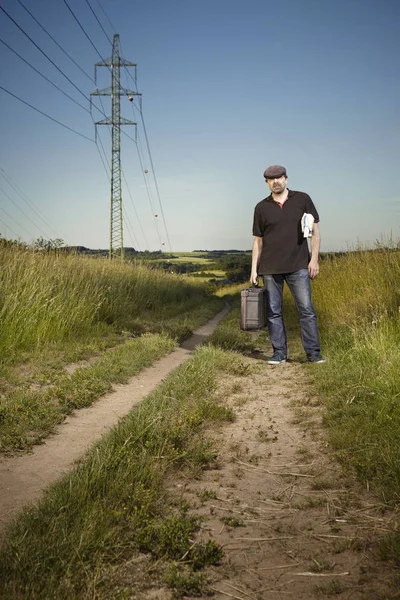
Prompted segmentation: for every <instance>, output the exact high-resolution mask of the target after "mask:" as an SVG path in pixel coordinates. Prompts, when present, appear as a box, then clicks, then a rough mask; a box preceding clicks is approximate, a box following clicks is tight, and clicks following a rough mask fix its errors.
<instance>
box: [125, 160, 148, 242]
mask: <svg viewBox="0 0 400 600" xmlns="http://www.w3.org/2000/svg"><path fill="white" fill-rule="evenodd" d="M121 171H122V177H123V178H124V182H125V185H126V189H127V190H128V194H129V198H130V200H131V204H132V207H133V210H134V212H135V216H136V220H137V222H138V224H139V227H140V230H141V232H142V235H143V239H144V243H145V246H146V248H149V249H150V247H149V244H148V241H147V239H146V234H145V233H144V229H143V227H142V224H141V222H140V219H139V215H138V212H137V210H136V206H135V203H134V202H133V197H132V193H131V190H130V188H129V185H128V182H127V180H126V177H125V173H124V171H123V169H121Z"/></svg>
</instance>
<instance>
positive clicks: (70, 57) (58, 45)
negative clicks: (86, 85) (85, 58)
mask: <svg viewBox="0 0 400 600" xmlns="http://www.w3.org/2000/svg"><path fill="white" fill-rule="evenodd" d="M17 2H19V4H20V5H21V6H22V7H23V8H24V9H25V10H26V12H27V13H28V14H29V15H30V16H31V17H32V19H33V20H34V21H35V23H37V24H38V25H39V27H40V28H41V29H43V31H44V32H45V33H46V34H47V35H48V36H49V38H50V39H51V40H52V41H53V42H54V43H55V45H56V46H57V47H58V48H60V50H61V51H62V52H64V54H65V55H66V56H68V58H69V60H70V61H72V62H73V63H74V65H75V66H76V67H78V69H79V70H80V71H81V72H82V73H83V74H84V75H86V77H88V78H89V79H90V81H92V82H94V79H93V77H91V76H90V75H88V74H87V73H86V71H84V70H83V69H82V67H81V66H80V65H79V64H78V63H77V62H76V61H75V60H74V59H73V58H72V56H70V55H69V54H68V52H67V51H66V50H64V48H63V47H62V46H60V44H59V43H58V42H57V41H56V40H55V39H54V38H53V36H52V35H51V34H50V33H49V32H48V31H47V29H46V28H45V27H43V25H42V24H41V23H39V21H38V20H37V19H36V17H34V16H33V14H32V13H31V12H30V11H29V10H28V9H27V8H26V6H25V4H23V3H22V2H21V0H17Z"/></svg>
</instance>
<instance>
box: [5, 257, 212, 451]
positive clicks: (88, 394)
mask: <svg viewBox="0 0 400 600" xmlns="http://www.w3.org/2000/svg"><path fill="white" fill-rule="evenodd" d="M0 259H1V261H2V266H3V268H2V270H1V271H0V285H1V294H0V328H1V332H2V335H1V337H0V440H1V442H0V452H5V451H6V452H9V451H15V450H26V449H29V448H30V447H31V446H32V445H33V444H35V443H38V442H40V441H41V440H42V439H43V438H44V437H45V436H46V435H48V433H49V432H50V431H52V429H53V427H54V425H55V424H57V423H59V422H60V421H62V419H63V418H64V417H65V415H66V414H68V413H69V412H71V410H73V409H75V408H81V407H82V406H88V405H89V404H91V403H92V402H93V401H94V400H96V399H97V398H98V397H100V396H101V395H102V394H104V393H105V392H107V391H109V390H110V389H111V387H112V384H113V383H116V382H121V381H126V380H127V378H128V377H130V376H132V375H135V374H136V373H138V372H139V371H140V370H141V369H143V368H144V367H146V366H149V365H150V364H152V363H153V362H154V361H155V360H157V358H159V357H160V356H162V355H163V354H165V353H167V352H169V351H170V350H171V349H172V347H173V346H174V344H175V343H176V342H181V341H182V340H184V339H186V338H187V337H189V336H190V335H191V333H192V331H193V330H194V329H195V328H197V327H198V326H200V325H202V324H203V323H204V322H206V321H207V320H208V319H210V318H211V317H212V316H214V314H215V313H216V312H217V311H218V310H219V309H220V308H222V306H223V301H222V300H221V299H220V298H217V297H216V296H213V295H211V294H210V291H209V288H208V287H207V286H204V285H202V284H199V283H198V282H195V281H194V282H188V281H187V280H186V279H184V278H182V277H177V276H173V275H168V274H164V273H161V272H159V271H155V270H149V269H147V268H146V267H143V266H141V265H135V264H134V265H132V264H121V263H120V262H118V261H114V262H110V261H108V260H102V259H94V258H87V257H86V258H82V257H79V256H65V255H62V254H61V255H60V254H55V253H41V252H39V253H35V252H32V251H29V250H27V249H19V248H9V247H4V246H1V245H0ZM151 334H154V335H151ZM167 336H168V339H167ZM113 347H114V348H115V351H114V350H113V351H112V352H107V350H108V349H111V348H113ZM87 359H95V360H96V362H95V364H94V365H91V366H90V365H89V366H84V367H82V368H81V369H78V370H77V371H75V373H74V374H73V375H72V376H70V375H68V374H67V372H66V370H65V367H67V366H68V364H69V363H71V362H72V363H74V362H78V361H83V360H87Z"/></svg>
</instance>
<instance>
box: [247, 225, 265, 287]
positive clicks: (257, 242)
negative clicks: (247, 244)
mask: <svg viewBox="0 0 400 600" xmlns="http://www.w3.org/2000/svg"><path fill="white" fill-rule="evenodd" d="M262 245H263V239H262V237H258V236H257V235H255V236H254V242H253V249H252V251H251V275H250V282H251V283H257V277H258V264H259V262H260V258H261V251H262Z"/></svg>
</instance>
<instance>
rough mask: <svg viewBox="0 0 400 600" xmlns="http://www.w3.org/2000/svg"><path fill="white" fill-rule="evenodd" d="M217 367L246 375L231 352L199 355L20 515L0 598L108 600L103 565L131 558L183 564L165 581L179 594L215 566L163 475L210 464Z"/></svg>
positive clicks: (217, 409) (1, 555)
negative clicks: (146, 556) (148, 557)
mask: <svg viewBox="0 0 400 600" xmlns="http://www.w3.org/2000/svg"><path fill="white" fill-rule="evenodd" d="M221 370H223V371H225V372H228V373H235V374H239V373H245V372H246V371H245V370H244V369H243V365H242V363H241V360H240V357H239V356H238V355H237V354H235V353H227V352H223V351H221V350H219V349H217V348H214V347H212V346H208V347H202V348H200V349H199V350H197V351H196V353H195V355H194V357H193V358H192V359H191V360H190V361H188V362H187V363H185V364H184V365H182V366H181V367H180V368H178V369H177V370H176V371H174V372H173V373H172V374H171V375H170V376H169V377H168V378H167V379H166V380H165V381H164V382H163V384H162V385H161V386H160V387H159V388H158V389H157V390H156V391H155V392H154V393H152V394H151V395H150V396H149V397H148V398H147V399H145V400H144V401H143V402H142V403H141V404H140V405H139V406H138V407H137V408H135V409H134V410H133V411H132V412H131V414H130V415H129V416H128V417H127V418H125V419H124V420H123V421H122V422H121V424H120V425H119V426H118V427H116V428H114V429H113V430H111V431H110V432H109V434H108V435H106V436H105V437H104V438H103V440H102V441H101V442H100V443H98V444H97V445H96V446H95V447H94V448H93V450H92V451H91V452H90V453H89V454H88V456H87V458H86V459H85V460H83V461H82V462H81V463H80V464H79V465H78V466H77V467H76V468H75V469H74V470H73V471H72V473H71V474H69V475H68V476H65V477H64V478H63V479H62V480H61V481H60V482H58V483H57V484H55V485H53V486H52V487H51V488H50V489H49V490H48V492H47V493H46V497H45V499H44V500H43V501H42V502H41V503H40V505H39V506H38V507H31V508H27V509H25V511H24V512H23V514H22V515H21V516H20V517H19V518H18V519H17V520H16V521H15V523H14V524H13V525H12V527H11V529H10V531H9V533H8V536H7V537H6V539H5V542H4V544H3V546H2V548H1V551H0V597H4V598H13V599H14V600H18V599H22V598H35V599H38V600H39V599H46V600H47V599H49V598H57V599H60V600H62V599H69V598H71V599H72V598H81V599H86V598H93V597H115V596H113V586H114V585H117V584H118V585H120V583H119V582H115V581H114V582H113V581H112V580H111V579H110V578H108V577H107V573H108V569H109V568H110V567H111V566H112V565H113V564H116V562H117V563H118V564H119V565H121V564H123V563H124V561H126V562H127V563H128V562H129V561H130V560H131V559H132V556H136V555H138V553H149V554H150V555H151V556H152V558H153V559H154V560H156V561H160V560H161V561H163V563H162V564H166V565H167V568H168V564H171V565H173V564H174V562H176V561H180V560H184V563H185V569H189V571H190V572H191V573H192V575H190V573H187V576H186V577H185V578H183V577H182V578H179V577H177V576H176V573H175V577H174V576H173V570H172V571H169V575H168V574H167V571H166V575H165V578H166V580H169V582H170V585H172V586H173V587H174V586H175V587H176V591H177V592H179V589H180V590H181V593H183V590H184V589H185V585H186V584H187V585H188V586H189V587H190V585H200V583H201V582H202V585H203V583H204V577H203V576H201V575H199V576H198V577H197V576H196V573H202V572H203V569H204V567H206V566H207V565H208V564H213V563H218V562H220V561H221V560H222V556H223V553H222V550H221V548H220V547H219V546H217V545H216V544H215V543H214V542H212V541H207V542H202V541H201V540H196V542H195V543H193V533H194V531H195V530H196V529H197V528H198V521H197V520H196V519H194V518H193V517H190V515H188V514H187V511H186V509H185V507H184V506H183V507H182V506H179V503H178V504H177V503H176V499H175V498H173V497H169V496H168V494H166V493H165V491H163V490H164V488H165V481H166V478H167V477H168V475H169V474H170V473H171V472H174V471H176V470H178V469H179V470H180V471H182V470H185V471H186V472H187V474H188V475H189V474H190V473H191V472H192V473H195V472H196V470H197V469H198V468H199V466H200V467H201V468H206V467H207V466H208V465H210V463H211V464H212V463H213V461H214V460H215V458H216V455H217V453H216V449H215V448H213V442H212V440H211V439H208V440H207V439H205V438H204V428H205V427H207V426H209V424H210V423H218V422H223V421H226V420H232V419H233V418H234V414H233V413H232V410H231V409H227V408H226V407H225V406H224V405H223V404H221V401H220V400H218V399H217V398H216V396H214V390H215V386H216V376H217V374H218V372H220V371H221ZM182 573H183V572H182ZM185 581H186V584H185ZM107 594H108V596H107Z"/></svg>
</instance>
